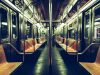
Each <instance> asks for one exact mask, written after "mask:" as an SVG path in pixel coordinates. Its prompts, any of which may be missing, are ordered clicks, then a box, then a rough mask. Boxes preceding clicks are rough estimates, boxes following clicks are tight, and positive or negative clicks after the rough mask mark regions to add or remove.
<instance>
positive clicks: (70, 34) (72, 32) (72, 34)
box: [69, 29, 74, 38]
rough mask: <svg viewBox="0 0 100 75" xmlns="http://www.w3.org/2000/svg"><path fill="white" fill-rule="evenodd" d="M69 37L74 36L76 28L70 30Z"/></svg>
mask: <svg viewBox="0 0 100 75" xmlns="http://www.w3.org/2000/svg"><path fill="white" fill-rule="evenodd" d="M69 38H74V29H72V30H69Z"/></svg>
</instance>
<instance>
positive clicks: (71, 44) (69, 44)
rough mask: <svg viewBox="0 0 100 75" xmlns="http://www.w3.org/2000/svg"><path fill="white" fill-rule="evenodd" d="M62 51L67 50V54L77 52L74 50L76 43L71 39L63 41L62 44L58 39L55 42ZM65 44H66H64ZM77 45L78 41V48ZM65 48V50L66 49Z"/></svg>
mask: <svg viewBox="0 0 100 75" xmlns="http://www.w3.org/2000/svg"><path fill="white" fill-rule="evenodd" d="M55 41H56V42H57V43H58V44H59V45H60V46H61V47H62V48H63V49H64V50H66V49H67V52H77V48H76V45H77V41H76V40H73V39H68V40H66V39H64V42H63V39H62V38H60V39H56V40H55ZM66 43H67V44H66ZM79 43H80V41H78V46H79ZM66 47H67V48H66Z"/></svg>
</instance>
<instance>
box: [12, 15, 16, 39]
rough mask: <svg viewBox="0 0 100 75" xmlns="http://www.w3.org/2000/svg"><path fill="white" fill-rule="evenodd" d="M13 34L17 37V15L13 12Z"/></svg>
mask: <svg viewBox="0 0 100 75" xmlns="http://www.w3.org/2000/svg"><path fill="white" fill-rule="evenodd" d="M12 36H13V39H14V38H16V15H14V14H12Z"/></svg>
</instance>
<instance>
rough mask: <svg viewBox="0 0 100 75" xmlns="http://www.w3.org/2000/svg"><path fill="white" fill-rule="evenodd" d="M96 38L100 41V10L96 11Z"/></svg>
mask: <svg viewBox="0 0 100 75" xmlns="http://www.w3.org/2000/svg"><path fill="white" fill-rule="evenodd" d="M94 19H95V20H94V21H95V22H94V38H98V39H100V8H98V9H96V10H95V17H94Z"/></svg>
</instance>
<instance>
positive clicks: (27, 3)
mask: <svg viewBox="0 0 100 75" xmlns="http://www.w3.org/2000/svg"><path fill="white" fill-rule="evenodd" d="M24 2H25V3H26V5H27V6H28V7H29V9H30V10H31V12H32V13H33V10H32V8H31V7H30V5H29V2H28V1H27V0H24Z"/></svg>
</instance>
